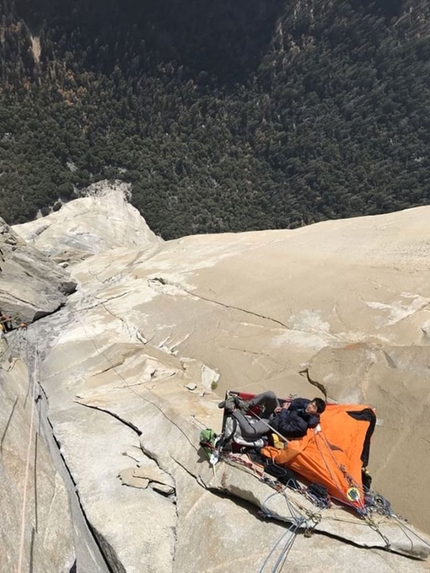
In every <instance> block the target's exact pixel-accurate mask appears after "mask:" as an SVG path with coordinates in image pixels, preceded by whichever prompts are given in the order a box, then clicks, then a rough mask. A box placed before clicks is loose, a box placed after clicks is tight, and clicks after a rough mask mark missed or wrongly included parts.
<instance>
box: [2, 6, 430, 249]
mask: <svg viewBox="0 0 430 573" xmlns="http://www.w3.org/2000/svg"><path fill="white" fill-rule="evenodd" d="M0 10H1V25H0V74H1V83H0V213H1V214H2V216H3V217H4V218H5V219H6V220H7V221H8V222H9V223H17V222H24V221H26V220H29V219H31V218H34V217H35V216H36V214H37V212H38V211H39V210H40V211H41V212H42V213H46V212H48V211H49V208H52V207H53V206H55V208H58V207H59V205H60V203H58V200H59V199H61V200H64V201H67V200H69V199H71V198H73V197H75V196H76V194H77V193H79V190H81V189H83V188H84V187H86V186H87V185H89V184H90V183H91V182H94V181H97V180H100V179H104V178H115V179H116V178H120V179H123V180H125V181H128V182H130V183H131V184H132V203H133V204H134V205H135V206H136V207H137V208H138V209H139V210H140V211H141V213H142V214H143V216H144V217H145V218H146V220H147V222H148V224H149V225H150V227H151V228H152V229H153V230H154V231H155V232H156V233H158V234H160V235H161V236H163V237H164V238H166V239H170V238H175V237H178V236H183V235H186V234H192V233H213V232H224V231H244V230H253V229H269V228H292V227H297V226H300V225H304V224H308V223H312V222H315V221H320V220H323V219H330V218H339V217H350V216H357V215H366V214H377V213H384V212H388V211H394V210H399V209H403V208H406V207H411V206H415V205H422V204H427V203H428V202H429V197H430V169H429V167H430V164H429V163H430V159H429V142H430V83H429V81H428V78H429V77H430V36H429V35H428V23H429V15H430V14H429V13H430V8H429V5H428V3H427V2H424V0H389V1H388V0H376V1H375V0H373V1H371V0H334V1H333V0H331V1H328V0H325V1H324V0H309V1H308V2H302V1H299V0H291V1H290V2H288V3H285V2H284V1H283V0H282V1H281V0H266V1H265V2H261V0H235V1H234V2H232V1H231V0H219V1H218V2H212V1H209V0H187V2H185V1H184V0H182V1H180V0H175V1H172V0H142V1H141V2H132V0H122V2H119V1H118V0H104V1H103V2H102V1H101V0H93V1H92V2H83V1H82V0H73V1H72V0H62V2H59V1H56V0H36V1H34V0H33V1H31V2H30V1H29V0H16V1H15V2H13V1H9V0H2V4H1V8H0Z"/></svg>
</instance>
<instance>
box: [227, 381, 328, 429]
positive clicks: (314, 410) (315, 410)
mask: <svg viewBox="0 0 430 573" xmlns="http://www.w3.org/2000/svg"><path fill="white" fill-rule="evenodd" d="M254 406H259V407H261V408H263V415H262V417H261V418H259V419H253V418H249V417H247V416H245V413H246V412H248V411H249V412H250V413H251V414H252V408H253V407H254ZM219 407H220V408H225V409H226V411H227V412H230V413H231V414H232V416H233V417H234V418H235V419H236V420H237V422H238V424H239V427H240V431H241V434H242V436H243V437H244V438H245V439H253V440H255V439H257V438H260V437H261V436H264V435H265V434H267V433H269V432H272V431H273V430H275V432H276V433H278V434H279V435H280V436H281V437H283V438H287V439H291V438H301V437H303V436H304V435H305V434H306V432H307V430H308V428H315V427H316V426H317V425H318V424H319V421H320V414H322V413H323V412H324V410H325V407H326V404H325V402H324V400H322V399H321V398H314V399H313V400H308V399H307V398H294V399H293V400H291V402H289V401H286V402H284V403H283V404H282V405H281V404H280V403H279V400H278V398H277V397H276V394H275V393H274V392H272V391H268V392H263V393H262V394H257V395H256V396H254V397H253V398H252V400H250V401H244V400H241V399H240V398H237V397H234V398H229V399H228V400H225V401H224V402H221V403H220V404H219Z"/></svg>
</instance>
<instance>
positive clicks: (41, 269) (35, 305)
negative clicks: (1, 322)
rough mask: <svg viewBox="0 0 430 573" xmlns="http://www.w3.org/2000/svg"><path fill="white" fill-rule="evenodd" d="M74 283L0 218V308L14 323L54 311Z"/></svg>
mask: <svg viewBox="0 0 430 573" xmlns="http://www.w3.org/2000/svg"><path fill="white" fill-rule="evenodd" d="M75 287H76V283H75V282H74V281H73V280H72V279H71V278H70V275H69V273H68V272H67V271H65V270H64V269H62V268H60V267H58V265H56V264H55V263H54V262H53V261H51V260H50V259H49V258H48V257H47V256H45V255H44V254H42V253H41V252H40V251H39V250H38V249H36V248H34V247H33V246H32V245H30V244H28V243H26V242H25V241H24V240H23V239H22V238H21V237H20V236H18V235H17V234H16V232H15V231H13V230H12V229H11V227H9V225H7V224H6V223H5V222H4V221H3V219H0V309H1V310H2V312H3V313H6V314H7V315H8V316H10V317H11V318H12V323H13V324H14V325H15V326H16V325H18V324H20V323H21V322H22V321H24V322H31V321H32V320H33V319H34V318H35V317H36V318H38V317H41V316H45V315H47V314H50V313H52V312H54V311H56V310H57V309H58V308H60V307H61V306H62V305H63V304H64V303H65V302H66V295H67V294H69V293H71V292H73V291H74V290H75Z"/></svg>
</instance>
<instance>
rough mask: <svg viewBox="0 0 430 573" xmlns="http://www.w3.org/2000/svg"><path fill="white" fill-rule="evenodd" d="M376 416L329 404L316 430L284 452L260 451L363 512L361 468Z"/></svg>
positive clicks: (367, 410) (362, 408)
mask: <svg viewBox="0 0 430 573" xmlns="http://www.w3.org/2000/svg"><path fill="white" fill-rule="evenodd" d="M375 422H376V417H375V412H374V410H373V409H372V408H371V407H370V406H363V405H356V404H354V405H350V404H349V405H348V404H328V405H327V408H326V410H325V412H324V413H323V414H322V415H321V422H320V425H319V427H317V428H315V429H312V430H311V429H310V430H308V432H307V434H306V436H305V437H304V438H301V439H298V440H291V441H290V442H288V444H287V446H286V447H285V448H284V449H283V450H279V449H276V448H271V447H267V448H263V449H262V454H263V455H265V456H266V457H270V458H272V459H273V461H274V462H275V463H276V464H278V465H281V466H287V467H289V468H291V469H292V470H293V471H295V472H296V473H297V474H298V475H300V476H302V477H304V478H306V479H307V480H309V481H310V482H312V483H320V484H322V485H324V486H325V487H326V488H327V490H328V492H329V494H330V495H331V496H332V497H333V498H336V499H339V500H341V501H342V502H344V503H347V504H348V505H351V506H353V507H354V508H355V509H357V510H358V511H360V510H362V509H364V494H363V485H362V468H363V467H365V466H366V465H367V462H368V455H369V446H370V437H371V435H372V433H373V429H374V426H375Z"/></svg>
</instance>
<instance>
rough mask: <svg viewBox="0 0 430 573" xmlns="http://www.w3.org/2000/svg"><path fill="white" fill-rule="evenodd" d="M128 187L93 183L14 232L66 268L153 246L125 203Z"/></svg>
mask: <svg viewBox="0 0 430 573" xmlns="http://www.w3.org/2000/svg"><path fill="white" fill-rule="evenodd" d="M129 187H130V186H129V185H128V184H126V183H122V182H115V183H109V182H107V181H100V182H99V183H94V184H93V185H91V187H89V188H88V189H87V191H86V196H85V197H82V198H80V199H76V200H75V201H71V202H70V203H66V204H65V205H63V206H62V207H61V209H60V210H59V211H57V212H55V213H51V214H50V215H49V216H47V217H41V218H40V219H36V220H35V221H31V222H30V223H25V224H23V225H15V227H14V229H15V230H16V232H17V233H19V234H20V235H21V236H22V237H23V238H24V239H25V240H26V241H27V242H29V243H32V244H33V245H35V246H36V247H37V248H38V249H39V250H41V251H42V252H43V253H45V254H46V255H48V256H49V257H51V258H52V259H54V260H55V261H56V262H59V263H63V264H67V263H70V262H76V261H78V260H81V259H84V258H86V257H88V256H90V255H93V254H96V253H101V252H103V251H105V250H107V249H112V248H115V247H126V246H127V247H134V246H139V245H140V246H142V245H148V244H157V243H160V242H161V241H162V240H161V239H160V238H159V237H156V235H155V234H154V233H153V232H152V231H151V229H150V228H149V227H148V225H147V224H146V223H145V220H144V219H143V218H142V217H141V215H140V214H139V212H138V211H137V210H136V209H134V208H133V207H132V206H131V205H130V204H129V203H128V201H127V197H128V196H129Z"/></svg>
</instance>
